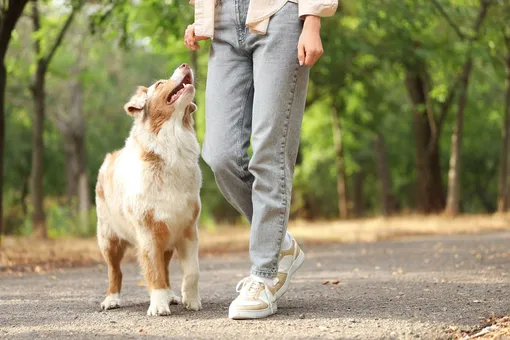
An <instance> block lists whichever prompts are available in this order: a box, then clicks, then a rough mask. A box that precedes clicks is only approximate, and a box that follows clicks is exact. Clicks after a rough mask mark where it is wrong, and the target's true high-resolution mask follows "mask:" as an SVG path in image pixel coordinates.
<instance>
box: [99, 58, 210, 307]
mask: <svg viewBox="0 0 510 340" xmlns="http://www.w3.org/2000/svg"><path fill="white" fill-rule="evenodd" d="M192 84H193V73H192V71H191V69H190V68H189V66H188V65H185V64H183V65H181V66H180V67H179V68H178V69H177V70H175V72H174V73H173V75H172V77H171V78H170V79H168V80H161V81H158V82H156V83H155V84H153V85H152V86H151V87H149V88H145V87H139V88H138V90H137V92H136V94H135V95H134V96H133V97H132V98H131V99H130V101H129V102H128V103H127V104H126V105H125V110H126V112H127V113H128V114H129V115H131V116H133V118H134V123H133V127H132V129H131V132H130V134H129V137H128V138H127V140H126V143H125V146H124V148H123V149H121V150H119V151H116V152H113V153H110V154H108V155H107V156H106V158H105V160H104V163H103V165H102V166H101V169H100V170H99V175H98V181H97V186H96V204H97V217H98V223H97V237H98V243H99V247H100V249H101V252H102V253H103V256H104V258H105V260H106V263H107V264H108V276H109V288H108V292H107V296H106V299H105V300H104V301H103V303H102V304H101V306H102V308H103V309H111V308H116V307H119V303H120V299H119V293H120V290H121V283H122V282H121V281H122V273H121V270H120V262H121V260H122V257H123V255H124V252H125V250H126V247H127V246H129V245H133V246H135V247H136V248H137V250H138V255H139V260H140V264H141V267H142V270H143V273H144V276H145V281H146V284H147V286H148V289H149V294H150V307H149V309H148V311H147V314H148V315H168V314H170V308H169V304H170V303H178V302H179V298H178V297H177V296H176V295H175V294H174V293H173V291H172V289H171V287H170V281H169V262H170V259H171V258H172V255H173V252H174V250H176V251H177V252H178V254H179V258H180V262H181V266H182V268H183V274H184V277H183V282H182V303H183V304H184V305H185V307H186V308H188V309H192V310H199V309H200V308H201V302H200V296H199V293H198V274H199V266H198V230H197V220H198V216H199V213H200V196H199V193H200V186H201V173H200V168H199V165H198V157H199V153H200V148H199V145H198V142H197V139H196V135H195V131H194V129H193V118H192V115H193V112H195V110H196V106H195V104H193V103H192V100H193V98H194V95H195V89H194V87H193V85H192Z"/></svg>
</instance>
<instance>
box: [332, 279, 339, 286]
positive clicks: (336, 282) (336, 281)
mask: <svg viewBox="0 0 510 340" xmlns="http://www.w3.org/2000/svg"><path fill="white" fill-rule="evenodd" d="M339 283H340V281H339V280H335V281H331V284H334V285H337V284H339Z"/></svg>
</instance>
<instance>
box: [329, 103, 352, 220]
mask: <svg viewBox="0 0 510 340" xmlns="http://www.w3.org/2000/svg"><path fill="white" fill-rule="evenodd" d="M331 120H332V123H333V124H332V126H333V143H334V147H335V153H336V166H337V176H336V177H337V191H338V211H339V212H340V218H342V219H347V218H349V204H348V198H347V187H346V179H345V166H344V153H343V145H342V125H341V123H340V117H339V112H338V108H337V106H335V105H333V106H332V108H331Z"/></svg>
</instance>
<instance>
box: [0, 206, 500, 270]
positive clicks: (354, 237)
mask: <svg viewBox="0 0 510 340" xmlns="http://www.w3.org/2000/svg"><path fill="white" fill-rule="evenodd" d="M509 227H510V215H463V216H459V217H455V218H448V217H445V216H426V217H425V216H400V217H392V218H383V217H379V218H367V219H361V220H348V221H316V222H308V221H293V222H292V223H290V225H289V231H290V232H291V233H292V234H293V235H294V237H295V238H296V239H298V240H299V241H300V243H302V244H305V245H306V244H323V243H362V242H377V241H380V240H392V239H398V238H402V237H409V236H421V235H452V234H466V233H483V232H493V231H501V230H507V229H509ZM248 240H249V228H247V227H240V226H217V228H216V229H215V230H214V231H210V230H201V231H200V252H201V255H204V254H211V253H212V254H217V253H225V252H233V251H246V250H247V249H248ZM135 258H136V254H135V252H134V250H130V251H129V252H128V253H127V254H126V260H128V261H134V260H135ZM102 262H103V259H102V257H101V254H100V252H99V250H98V247H97V243H96V239H95V238H57V239H50V240H36V239H32V238H30V237H5V238H4V240H3V243H2V248H0V271H4V272H23V271H36V272H40V271H46V270H48V269H51V268H59V267H73V266H81V265H92V264H96V263H102Z"/></svg>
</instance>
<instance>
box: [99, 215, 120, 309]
mask: <svg viewBox="0 0 510 340" xmlns="http://www.w3.org/2000/svg"><path fill="white" fill-rule="evenodd" d="M101 229H103V228H102V227H101V226H100V225H99V224H98V240H99V247H100V248H101V253H102V254H103V257H104V259H105V261H106V263H107V265H108V282H109V284H108V292H107V294H106V298H105V299H104V301H103V302H102V303H101V308H102V309H104V310H107V309H114V308H119V307H120V289H121V287H122V271H121V270H120V262H121V261H122V258H123V257H124V253H125V251H126V248H127V242H126V241H123V240H120V239H119V238H118V237H116V236H113V235H108V236H106V235H105V234H104V233H103V232H102V230H101Z"/></svg>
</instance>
